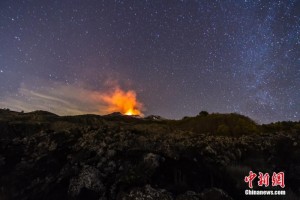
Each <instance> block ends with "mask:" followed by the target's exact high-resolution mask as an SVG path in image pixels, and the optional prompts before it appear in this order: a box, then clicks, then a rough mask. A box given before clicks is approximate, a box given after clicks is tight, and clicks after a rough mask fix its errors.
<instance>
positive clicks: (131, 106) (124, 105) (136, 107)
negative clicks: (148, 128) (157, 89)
mask: <svg viewBox="0 0 300 200" xmlns="http://www.w3.org/2000/svg"><path fill="white" fill-rule="evenodd" d="M101 99H102V100H103V101H104V103H106V104H107V109H106V111H107V112H108V113H112V112H120V113H122V114H124V115H141V116H142V115H143V113H142V111H141V110H142V106H143V105H142V104H141V103H140V102H139V101H138V100H137V98H136V93H135V91H133V90H129V91H123V90H121V89H120V88H118V87H117V88H115V89H114V90H113V91H112V92H109V93H107V94H104V95H101Z"/></svg>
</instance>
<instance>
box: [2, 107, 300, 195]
mask: <svg viewBox="0 0 300 200" xmlns="http://www.w3.org/2000/svg"><path fill="white" fill-rule="evenodd" d="M250 170H252V171H254V172H256V173H258V172H264V173H266V172H269V174H272V173H273V172H279V171H283V172H285V185H286V187H285V188H284V189H285V190H286V192H287V195H286V196H283V197H277V198H278V199H299V198H300V195H299V194H300V123H299V122H278V123H272V124H268V125H258V124H256V123H255V122H253V121H252V120H251V119H249V118H247V117H245V116H242V115H238V114H208V113H207V112H201V113H200V114H199V115H198V116H196V117H185V118H183V119H182V120H166V119H162V118H160V117H159V116H149V117H146V118H137V117H130V116H123V115H121V114H118V113H114V114H112V115H106V116H97V115H82V116H72V117H69V116H64V117H62V116H57V115H55V114H52V113H48V112H44V111H36V112H31V113H19V112H13V111H9V110H3V109H2V110H0V199H1V200H6V199H18V200H19V199H20V200H22V199H24V200H25V199H28V200H29V199H55V200H59V199H91V200H93V199H97V200H110V199H123V200H134V199H141V200H142V199H145V200H150V199H162V200H164V199H165V200H171V199H174V200H175V199H176V200H197V199H247V198H249V199H266V198H269V199H276V198H275V196H269V197H265V198H263V197H261V196H250V197H247V196H245V194H244V192H245V189H247V188H248V185H247V183H245V182H244V177H245V176H247V175H249V171H250ZM256 182H257V180H256ZM270 182H271V181H270ZM254 189H258V190H259V189H272V190H280V189H281V188H280V187H279V186H276V187H272V186H270V187H268V188H262V187H258V186H257V184H256V183H255V181H254Z"/></svg>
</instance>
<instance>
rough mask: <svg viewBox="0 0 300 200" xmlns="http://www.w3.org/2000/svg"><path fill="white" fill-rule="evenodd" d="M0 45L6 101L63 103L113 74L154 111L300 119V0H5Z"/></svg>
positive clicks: (102, 86)
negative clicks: (70, 93) (205, 111)
mask: <svg viewBox="0 0 300 200" xmlns="http://www.w3.org/2000/svg"><path fill="white" fill-rule="evenodd" d="M0 44H1V48H0V107H9V108H12V109H16V110H22V109H23V110H25V111H29V110H33V109H39V108H41V109H45V110H49V111H56V110H57V107H59V106H60V109H63V106H61V105H60V104H58V105H56V103H57V102H60V103H61V102H70V103H73V104H76V101H78V98H75V99H74V100H72V98H71V97H74V95H73V93H72V95H73V96H72V95H71V96H70V95H66V96H65V95H64V92H63V91H65V90H68V87H69V88H71V91H74V90H75V92H74V94H76V93H77V92H76V91H77V90H76V89H78V91H92V92H94V91H97V92H101V91H106V90H107V88H109V87H108V85H110V84H111V83H112V82H113V83H114V84H117V85H118V86H120V87H121V88H123V89H124V90H135V91H136V94H137V97H138V99H140V101H141V102H143V105H145V108H146V111H145V114H146V115H147V114H158V115H162V116H164V117H167V118H176V119H178V118H182V117H183V116H186V115H190V116H191V115H196V114H198V113H199V112H200V111H201V110H207V111H208V112H221V113H230V112H237V113H241V114H244V115H247V116H249V117H251V118H253V119H254V120H256V121H257V122H260V123H266V122H271V121H278V120H299V119H300V2H299V1H271V0H269V1H250V0H249V1H247V0H245V1H210V0H209V1H192V0H191V1H184V0H182V1H150V0H148V1H141V0H136V1H110V0H107V1H84V0H82V1H75V0H74V1H69V0H59V1H39V0H35V1H5V0H2V1H1V2H0ZM61 88H64V90H63V91H60V89H61ZM66 88H67V89H66ZM74 88H76V89H74ZM53 91H55V92H53ZM54 93H55V95H56V96H55V98H54V97H53V96H51V95H52V94H54ZM36 94H43V95H39V96H37V95H36ZM44 97H47V98H46V99H44ZM49 98H50V99H51V101H49ZM87 102H88V100H84V101H80V103H77V104H76V106H75V107H74V108H76V109H79V108H82V107H84V108H85V109H81V111H82V112H91V113H94V112H93V105H94V104H88V105H85V104H84V103H87ZM41 105H43V106H41ZM91 106H92V107H91Z"/></svg>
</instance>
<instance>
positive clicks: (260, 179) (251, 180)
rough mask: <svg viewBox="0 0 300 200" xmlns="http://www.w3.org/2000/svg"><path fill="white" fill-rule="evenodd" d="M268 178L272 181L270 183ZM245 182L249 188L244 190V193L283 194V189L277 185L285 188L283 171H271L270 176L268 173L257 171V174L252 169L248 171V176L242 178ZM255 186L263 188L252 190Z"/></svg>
mask: <svg viewBox="0 0 300 200" xmlns="http://www.w3.org/2000/svg"><path fill="white" fill-rule="evenodd" d="M270 178H271V181H272V183H271V184H270ZM244 181H245V183H247V184H248V187H249V189H246V190H245V195H285V194H286V191H285V190H278V187H279V188H281V189H283V188H285V182H284V172H278V173H276V172H273V174H272V177H270V175H269V173H262V172H258V175H257V174H256V173H254V172H253V171H250V172H249V175H248V176H245V178H244ZM253 186H254V187H255V188H259V187H261V188H264V190H262V189H261V190H259V189H257V190H253Z"/></svg>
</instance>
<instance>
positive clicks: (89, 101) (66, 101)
mask: <svg viewBox="0 0 300 200" xmlns="http://www.w3.org/2000/svg"><path fill="white" fill-rule="evenodd" d="M0 107H1V108H10V109H12V110H16V111H21V110H23V111H25V112H29V111H34V110H45V111H50V112H53V113H56V114H59V115H79V114H87V113H88V114H100V115H102V114H108V113H111V112H121V113H123V114H128V115H142V109H143V107H142V104H141V103H140V102H139V101H138V100H137V98H136V93H135V91H133V90H129V91H124V90H122V89H121V88H120V87H119V86H114V87H110V88H109V89H107V90H104V91H94V90H90V89H86V88H83V87H77V86H72V85H64V84H61V83H55V84H53V85H51V86H48V87H43V89H39V90H32V89H30V88H28V87H27V86H26V85H25V84H22V85H21V87H20V88H19V90H18V93H17V94H11V95H8V96H6V97H4V98H2V99H0Z"/></svg>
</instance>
